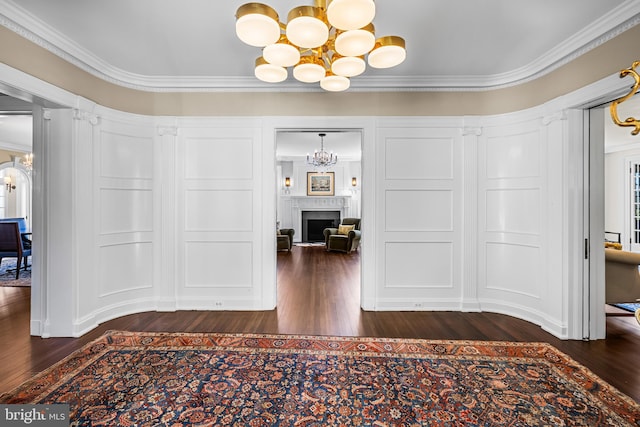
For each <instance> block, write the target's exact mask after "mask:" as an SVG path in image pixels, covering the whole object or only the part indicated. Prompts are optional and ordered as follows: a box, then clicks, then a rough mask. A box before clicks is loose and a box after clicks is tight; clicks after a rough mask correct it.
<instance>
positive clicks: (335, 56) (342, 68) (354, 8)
mask: <svg viewBox="0 0 640 427" xmlns="http://www.w3.org/2000/svg"><path fill="white" fill-rule="evenodd" d="M313 1H314V5H313V6H298V7H295V8H293V9H291V11H290V12H289V15H288V22H287V24H286V25H285V24H283V23H281V22H280V21H279V17H278V14H277V12H276V11H275V10H274V9H273V8H271V7H270V6H268V5H266V4H262V3H246V4H244V5H242V6H240V7H239V8H238V10H237V12H236V34H237V35H238V37H239V38H240V40H242V41H243V42H245V43H246V44H248V45H251V46H256V47H261V48H263V50H262V56H260V57H259V58H258V59H256V63H255V70H254V73H255V76H256V77H257V78H258V79H260V80H262V81H265V82H269V83H278V82H281V81H284V80H286V79H287V77H288V72H287V67H293V76H294V77H295V78H296V79H297V80H299V81H301V82H304V83H317V82H320V87H322V88H323V89H325V90H328V91H333V92H339V91H343V90H347V89H348V88H349V86H350V84H351V82H350V80H349V78H350V77H355V76H358V75H360V74H362V73H363V72H364V71H365V69H366V64H367V63H368V64H369V66H371V67H373V68H390V67H394V66H396V65H398V64H400V63H402V62H403V61H404V59H405V57H406V50H405V42H404V39H403V38H401V37H398V36H385V37H380V38H378V39H376V36H375V29H374V26H373V23H372V22H371V21H372V20H373V18H374V16H375V13H376V8H375V3H374V2H373V0H313ZM365 55H367V62H365V59H364V58H365Z"/></svg>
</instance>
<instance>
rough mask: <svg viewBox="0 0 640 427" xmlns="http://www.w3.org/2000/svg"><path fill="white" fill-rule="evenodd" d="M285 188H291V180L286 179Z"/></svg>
mask: <svg viewBox="0 0 640 427" xmlns="http://www.w3.org/2000/svg"><path fill="white" fill-rule="evenodd" d="M284 186H285V187H287V188H288V187H291V178H289V177H286V178H285V179H284Z"/></svg>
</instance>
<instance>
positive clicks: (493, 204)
mask: <svg viewBox="0 0 640 427" xmlns="http://www.w3.org/2000/svg"><path fill="white" fill-rule="evenodd" d="M486 208H487V225H486V227H487V231H497V232H511V233H525V234H539V233H540V190H537V189H512V190H489V191H487V207H486Z"/></svg>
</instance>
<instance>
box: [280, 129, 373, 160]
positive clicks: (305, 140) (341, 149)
mask: <svg viewBox="0 0 640 427" xmlns="http://www.w3.org/2000/svg"><path fill="white" fill-rule="evenodd" d="M319 133H326V136H325V137H324V150H325V151H327V152H333V153H334V154H336V155H337V156H338V161H352V162H356V161H360V158H361V152H362V134H361V133H360V131H355V130H337V129H333V130H332V129H329V130H327V129H323V130H315V129H314V130H304V131H301V130H291V131H278V134H277V135H276V158H277V159H278V160H301V159H304V158H305V157H306V155H307V154H309V155H313V152H314V151H315V150H320V140H321V138H320V136H318V134H319Z"/></svg>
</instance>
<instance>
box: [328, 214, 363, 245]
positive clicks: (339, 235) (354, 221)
mask: <svg viewBox="0 0 640 427" xmlns="http://www.w3.org/2000/svg"><path fill="white" fill-rule="evenodd" d="M323 233H324V243H325V246H326V249H327V251H340V252H346V253H350V252H352V251H355V250H357V249H358V246H359V245H360V239H361V238H362V232H361V231H360V218H344V219H343V220H342V223H341V224H340V225H338V228H325V229H324V231H323Z"/></svg>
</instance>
